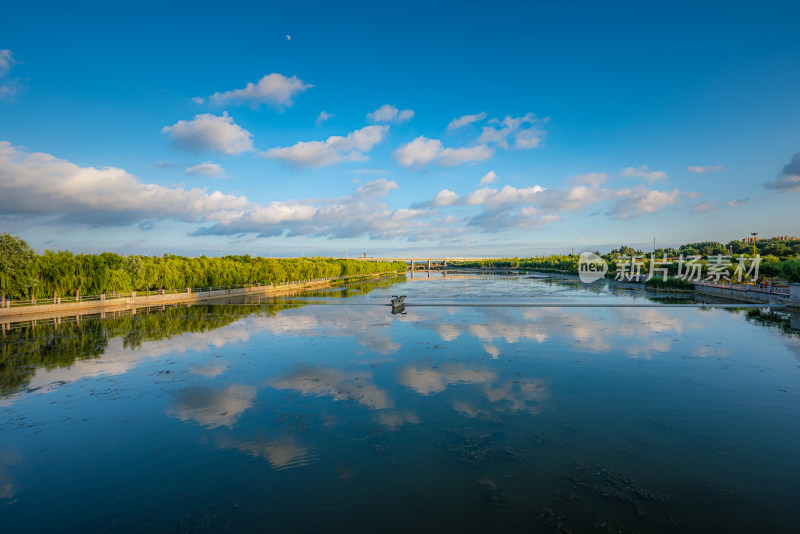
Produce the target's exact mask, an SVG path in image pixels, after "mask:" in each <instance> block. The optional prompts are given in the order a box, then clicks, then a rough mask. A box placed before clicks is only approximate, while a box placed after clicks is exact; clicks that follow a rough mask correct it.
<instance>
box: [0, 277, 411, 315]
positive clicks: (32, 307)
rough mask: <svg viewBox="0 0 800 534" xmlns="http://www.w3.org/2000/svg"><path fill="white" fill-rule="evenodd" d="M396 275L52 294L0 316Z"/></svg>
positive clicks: (17, 303) (5, 304) (16, 304)
mask: <svg viewBox="0 0 800 534" xmlns="http://www.w3.org/2000/svg"><path fill="white" fill-rule="evenodd" d="M393 274H397V271H389V272H384V273H369V274H360V275H345V276H331V277H325V278H313V279H310V280H297V281H292V282H285V283H283V284H277V285H276V284H271V283H269V284H267V283H256V284H244V285H238V286H216V287H195V288H191V287H189V288H184V289H160V290H153V291H150V290H148V291H131V292H124V293H120V292H111V293H103V294H101V295H80V296H79V297H74V296H72V297H54V298H51V299H27V300H13V301H12V300H3V301H0V318H2V317H12V316H20V315H29V314H40V313H48V312H56V311H67V310H76V309H77V310H86V309H95V308H96V309H107V308H126V307H144V306H153V305H159V304H171V303H179V302H194V301H199V300H206V299H212V298H221V297H227V296H235V295H244V294H253V293H258V294H266V295H270V294H283V293H291V292H294V291H300V290H303V289H307V288H316V287H324V286H326V285H329V284H330V283H331V282H336V281H342V280H360V279H365V278H381V277H384V276H389V275H393Z"/></svg>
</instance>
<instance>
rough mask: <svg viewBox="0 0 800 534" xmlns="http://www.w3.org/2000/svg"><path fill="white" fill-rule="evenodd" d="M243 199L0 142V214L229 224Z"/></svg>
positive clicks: (113, 222)
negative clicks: (148, 179)
mask: <svg viewBox="0 0 800 534" xmlns="http://www.w3.org/2000/svg"><path fill="white" fill-rule="evenodd" d="M250 205H251V203H249V202H248V200H247V198H246V197H244V196H235V195H229V194H224V193H221V192H219V191H214V192H212V193H207V192H206V191H205V190H203V189H199V188H192V189H183V188H180V187H166V186H162V185H156V184H146V183H142V182H141V181H140V180H139V179H138V178H136V177H135V176H133V175H131V174H128V173H127V172H125V171H124V170H122V169H119V168H116V167H105V168H102V169H97V168H94V167H79V166H78V165H75V164H74V163H70V162H68V161H65V160H62V159H58V158H55V157H53V156H51V155H50V154H42V153H26V152H23V151H21V150H19V149H17V148H15V147H13V146H11V144H10V143H8V142H0V213H3V214H5V215H13V214H25V215H33V216H42V217H47V216H54V217H56V218H57V219H58V220H62V221H68V222H79V223H86V224H95V225H98V224H102V225H109V226H120V225H126V224H132V223H134V222H138V221H142V220H148V219H178V220H183V221H187V222H201V221H210V220H217V221H219V220H229V219H230V218H231V217H234V216H235V215H236V214H238V213H240V212H241V211H242V210H244V209H246V208H248V206H250Z"/></svg>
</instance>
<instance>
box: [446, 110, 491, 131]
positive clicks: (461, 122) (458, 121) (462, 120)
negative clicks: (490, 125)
mask: <svg viewBox="0 0 800 534" xmlns="http://www.w3.org/2000/svg"><path fill="white" fill-rule="evenodd" d="M486 115H487V113H486V112H485V111H483V112H481V113H476V114H474V115H462V116H460V117H456V118H455V119H453V120H451V121H450V124H448V125H447V129H448V130H456V129H458V128H462V127H464V126H467V125H469V124H472V123H474V122H480V121H482V120H483V119H485V118H486Z"/></svg>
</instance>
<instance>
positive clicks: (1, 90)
mask: <svg viewBox="0 0 800 534" xmlns="http://www.w3.org/2000/svg"><path fill="white" fill-rule="evenodd" d="M16 64H17V61H16V60H15V59H14V54H12V53H11V50H8V49H2V50H0V80H2V78H4V77H5V76H6V74H8V73H9V72H10V71H11V67H13V66H14V65H16ZM19 88H20V85H19V80H17V79H16V78H11V79H7V80H4V81H2V82H0V100H9V101H10V100H14V97H15V96H16V95H17V92H18V91H19Z"/></svg>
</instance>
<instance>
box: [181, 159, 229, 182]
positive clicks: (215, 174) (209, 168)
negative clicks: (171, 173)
mask: <svg viewBox="0 0 800 534" xmlns="http://www.w3.org/2000/svg"><path fill="white" fill-rule="evenodd" d="M186 175H187V176H195V175H202V176H208V177H209V178H222V177H224V176H225V169H223V168H222V167H221V166H220V164H219V163H214V162H211V161H205V162H203V163H198V164H197V165H192V166H191V167H187V168H186Z"/></svg>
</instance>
